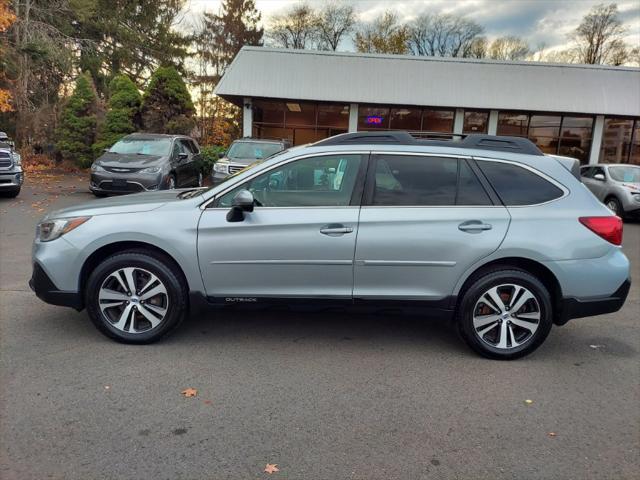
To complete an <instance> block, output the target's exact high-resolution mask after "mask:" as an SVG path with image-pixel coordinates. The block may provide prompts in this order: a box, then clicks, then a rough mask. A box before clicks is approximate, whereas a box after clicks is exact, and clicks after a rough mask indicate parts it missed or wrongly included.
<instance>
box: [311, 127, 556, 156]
mask: <svg viewBox="0 0 640 480" xmlns="http://www.w3.org/2000/svg"><path fill="white" fill-rule="evenodd" d="M416 134H417V135H421V136H423V137H427V138H426V139H424V138H416V137H415V136H413V135H412V134H411V133H409V132H407V131H404V130H388V131H381V132H354V133H343V134H340V135H336V136H334V137H329V138H326V139H324V140H320V141H319V142H316V143H314V144H313V145H314V146H318V147H319V146H323V147H324V146H330V145H367V144H368V145H419V146H432V147H454V148H469V149H471V148H472V149H477V150H491V151H498V152H510V153H524V154H527V155H540V156H541V155H544V153H542V151H540V149H539V148H538V147H537V146H536V145H535V144H534V143H533V142H532V141H531V140H529V139H528V138H522V137H502V136H497V135H482V134H477V133H471V134H467V135H464V134H455V133H442V132H416ZM433 137H436V139H433Z"/></svg>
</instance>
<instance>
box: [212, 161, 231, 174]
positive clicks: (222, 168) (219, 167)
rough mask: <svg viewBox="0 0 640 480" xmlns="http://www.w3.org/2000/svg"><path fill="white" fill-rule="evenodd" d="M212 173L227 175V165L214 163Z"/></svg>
mask: <svg viewBox="0 0 640 480" xmlns="http://www.w3.org/2000/svg"><path fill="white" fill-rule="evenodd" d="M213 171H214V172H218V173H229V164H227V163H222V162H216V163H214V164H213Z"/></svg>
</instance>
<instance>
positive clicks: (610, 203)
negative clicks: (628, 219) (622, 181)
mask: <svg viewBox="0 0 640 480" xmlns="http://www.w3.org/2000/svg"><path fill="white" fill-rule="evenodd" d="M607 208H608V209H609V210H611V211H612V212H613V213H614V214H616V215H619V212H618V208H619V206H618V202H617V201H615V200H613V199H611V200H609V201H608V202H607Z"/></svg>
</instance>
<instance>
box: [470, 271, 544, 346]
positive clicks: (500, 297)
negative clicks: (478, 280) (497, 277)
mask: <svg viewBox="0 0 640 480" xmlns="http://www.w3.org/2000/svg"><path fill="white" fill-rule="evenodd" d="M540 318H541V311H540V304H539V302H538V299H537V298H536V297H535V295H534V294H533V293H532V292H531V291H529V290H528V289H527V288H525V287H523V286H522V285H517V284H512V283H509V284H502V285H498V286H495V287H492V288H490V289H489V290H487V291H486V292H485V293H484V294H482V295H481V296H480V298H479V300H478V301H477V302H476V304H475V307H474V309H473V330H474V332H475V334H476V335H477V336H478V338H480V340H482V341H483V342H484V343H486V344H487V345H490V346H491V347H494V348H498V349H501V350H510V349H512V348H516V347H519V346H521V345H524V344H525V343H527V342H529V341H530V340H531V339H532V338H533V336H534V334H535V333H536V331H537V330H538V327H539V326H540Z"/></svg>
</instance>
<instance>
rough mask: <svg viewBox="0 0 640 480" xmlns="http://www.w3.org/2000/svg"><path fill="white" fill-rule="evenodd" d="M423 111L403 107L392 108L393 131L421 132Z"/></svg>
mask: <svg viewBox="0 0 640 480" xmlns="http://www.w3.org/2000/svg"><path fill="white" fill-rule="evenodd" d="M421 115H422V110H421V109H420V108H411V107H401V108H392V109H391V116H390V118H389V121H390V126H389V128H390V129H391V130H408V131H410V132H411V131H413V132H417V131H419V130H420V124H421V118H420V117H421Z"/></svg>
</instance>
